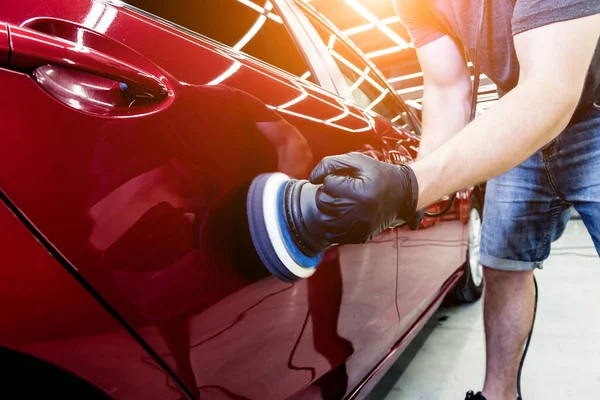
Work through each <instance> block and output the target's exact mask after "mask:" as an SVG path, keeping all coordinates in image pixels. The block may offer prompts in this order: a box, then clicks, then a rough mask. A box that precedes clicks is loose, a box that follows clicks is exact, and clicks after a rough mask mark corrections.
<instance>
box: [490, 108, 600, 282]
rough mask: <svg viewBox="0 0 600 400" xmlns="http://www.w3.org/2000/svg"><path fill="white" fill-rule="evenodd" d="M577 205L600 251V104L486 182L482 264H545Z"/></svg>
mask: <svg viewBox="0 0 600 400" xmlns="http://www.w3.org/2000/svg"><path fill="white" fill-rule="evenodd" d="M573 207H575V209H576V210H577V212H578V213H579V214H580V215H581V219H582V220H583V223H584V224H585V226H586V228H587V230H588V232H589V233H590V235H591V236H592V240H593V241H594V245H595V247H596V251H597V252H598V254H600V107H598V106H591V107H589V108H587V109H585V110H583V111H579V112H577V113H576V114H575V116H574V117H573V119H572V120H571V122H570V124H569V126H568V127H567V128H566V129H565V130H564V131H563V132H562V133H561V134H560V135H559V136H558V137H557V138H556V139H554V140H552V141H551V142H550V143H548V144H547V145H546V146H544V147H543V148H542V149H541V150H539V151H538V152H536V153H535V154H534V155H533V156H531V157H530V158H529V159H527V160H526V161H525V162H523V163H522V164H521V165H519V166H517V167H515V168H513V169H512V170H510V171H508V172H507V173H505V174H503V175H500V176H498V177H496V178H494V179H491V180H490V181H488V183H487V187H486V193H485V206H484V211H483V227H482V237H481V258H480V261H481V264H483V265H484V266H486V267H489V268H494V269H501V270H508V271H530V270H533V269H534V268H541V267H542V263H543V261H544V260H545V259H546V258H548V255H549V253H550V245H551V243H552V242H553V241H554V240H556V239H558V238H559V237H560V236H561V235H562V233H563V231H564V229H565V227H566V225H567V222H568V221H569V219H570V216H571V210H572V208H573Z"/></svg>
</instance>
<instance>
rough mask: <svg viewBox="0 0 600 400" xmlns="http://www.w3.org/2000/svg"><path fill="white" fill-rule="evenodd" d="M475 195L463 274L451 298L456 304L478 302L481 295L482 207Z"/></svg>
mask: <svg viewBox="0 0 600 400" xmlns="http://www.w3.org/2000/svg"><path fill="white" fill-rule="evenodd" d="M477 194H478V193H477V192H475V193H474V194H473V197H472V200H471V211H470V214H469V228H468V229H469V247H468V249H467V260H466V261H465V263H464V265H463V268H464V270H465V274H464V275H463V276H462V278H461V279H460V280H459V281H458V283H457V284H456V287H455V289H454V292H453V296H452V297H453V299H454V300H455V301H457V302H458V303H473V302H475V301H477V300H479V298H480V297H481V294H482V293H483V286H484V282H483V266H482V265H481V263H480V262H479V252H480V248H481V221H482V216H483V206H482V202H480V201H479V198H478V196H477Z"/></svg>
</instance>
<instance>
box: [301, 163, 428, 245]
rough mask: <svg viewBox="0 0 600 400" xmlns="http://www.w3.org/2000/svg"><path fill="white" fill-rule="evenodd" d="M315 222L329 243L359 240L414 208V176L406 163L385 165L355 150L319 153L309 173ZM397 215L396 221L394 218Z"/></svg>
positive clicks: (410, 213) (404, 217) (410, 214)
mask: <svg viewBox="0 0 600 400" xmlns="http://www.w3.org/2000/svg"><path fill="white" fill-rule="evenodd" d="M310 181H311V182H312V183H314V184H323V186H322V187H321V188H319V190H318V191H317V196H316V203H317V207H318V209H319V211H321V223H322V224H323V229H324V230H325V231H326V238H327V240H328V241H329V242H330V243H340V244H351V243H363V242H365V241H367V240H369V239H370V238H372V237H373V236H375V235H377V234H379V233H381V232H382V231H384V230H385V229H387V228H389V227H391V226H394V225H396V224H398V223H400V222H401V221H409V220H410V219H411V218H412V217H413V215H414V213H415V210H416V207H417V196H418V193H419V190H418V185H417V178H416V177H415V174H414V172H413V170H412V169H411V168H410V167H409V166H408V165H391V164H386V163H383V162H381V161H377V160H375V159H373V158H370V157H367V156H365V155H363V154H360V153H348V154H343V155H339V156H331V157H325V158H324V159H323V160H321V162H320V163H319V164H318V165H317V166H316V167H315V169H314V170H313V171H312V173H311V175H310ZM400 220H401V221H400Z"/></svg>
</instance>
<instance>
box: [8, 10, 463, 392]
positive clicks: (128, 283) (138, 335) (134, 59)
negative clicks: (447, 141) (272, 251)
mask: <svg viewBox="0 0 600 400" xmlns="http://www.w3.org/2000/svg"><path fill="white" fill-rule="evenodd" d="M0 86H1V87H2V88H3V95H2V96H0V102H1V104H0V110H1V111H0V118H1V119H2V129H1V130H0V200H1V201H0V227H1V228H0V275H2V277H1V279H0V286H1V288H2V289H1V290H0V293H1V294H2V296H0V304H1V308H2V310H3V315H2V319H1V322H0V327H1V329H0V348H1V349H2V351H3V353H2V354H6V356H3V357H2V359H3V360H4V362H5V363H10V364H11V365H14V368H13V369H12V370H13V373H12V375H11V376H12V377H13V378H14V379H15V382H42V381H43V379H44V377H46V378H48V377H54V376H55V375H52V374H49V372H48V371H53V370H56V371H61V372H60V373H61V374H63V375H64V376H68V377H70V378H68V379H67V378H60V379H64V381H62V380H60V379H58V378H56V379H54V378H53V380H52V381H53V385H54V386H52V387H55V388H56V391H57V392H56V393H61V394H63V396H65V395H72V396H73V397H75V398H96V397H94V396H100V397H99V398H101V397H102V396H105V397H106V398H111V399H174V400H175V399H182V398H190V399H193V398H202V399H253V400H254V399H261V400H264V399H285V398H292V399H317V398H325V399H335V398H360V397H363V396H365V395H366V393H368V391H369V389H370V388H371V387H372V385H373V384H374V383H375V382H376V381H377V378H378V377H380V376H381V374H383V373H384V372H385V370H386V368H388V367H389V366H390V364H391V363H392V362H393V360H395V359H396V358H397V357H398V356H399V354H400V353H401V352H402V350H403V349H404V348H405V347H406V346H407V345H408V343H409V342H410V340H411V339H412V338H413V337H414V336H415V335H416V333H417V332H418V331H419V329H420V328H421V327H422V326H423V324H424V323H425V322H426V321H427V319H428V318H429V316H431V314H432V313H433V312H434V311H435V309H436V308H437V307H438V306H439V304H440V302H441V301H442V299H443V297H444V296H445V294H446V293H447V292H448V291H449V290H450V289H451V288H452V287H453V285H455V283H456V282H457V281H458V280H459V279H460V277H461V275H462V274H463V269H462V267H461V266H462V265H463V263H464V262H465V258H466V249H467V245H468V242H467V236H468V232H467V222H468V219H469V204H470V199H471V191H470V190H467V191H463V192H460V193H459V196H458V199H457V201H456V203H455V205H454V206H453V209H452V210H451V212H450V213H449V214H447V215H446V216H445V217H444V218H434V219H426V221H425V222H424V223H423V226H422V229H420V230H418V231H411V230H408V229H407V228H405V227H398V228H395V229H390V230H388V231H386V232H384V233H383V234H381V235H380V236H378V237H377V238H375V239H374V240H372V241H371V242H368V243H365V244H361V245H347V246H339V247H334V248H331V249H330V250H328V251H327V252H326V254H325V257H324V260H323V262H322V263H321V265H320V266H319V268H318V270H317V272H316V274H315V275H314V276H313V277H311V278H310V279H307V280H301V281H298V282H295V283H293V284H289V283H283V282H280V281H278V280H277V279H275V278H274V277H272V276H270V275H269V274H268V272H267V271H266V269H265V268H264V266H263V265H262V264H261V263H260V261H259V259H258V257H257V256H256V254H255V253H254V251H253V248H252V245H251V242H250V237H249V233H248V226H247V222H246V221H247V219H246V209H245V199H246V194H247V190H248V187H249V184H250V182H251V181H252V179H253V178H254V177H255V176H257V175H258V174H260V173H264V172H272V171H281V172H284V173H286V174H288V175H290V176H293V177H296V178H306V177H307V176H308V174H309V173H310V171H311V169H312V168H313V167H314V166H315V165H316V163H317V162H318V161H319V160H320V159H321V158H322V157H324V156H327V155H331V154H339V153H345V152H349V151H359V152H363V153H365V154H367V155H369V156H372V157H375V158H378V159H380V160H381V161H384V162H389V163H399V162H410V161H411V160H412V159H413V158H414V157H415V156H416V151H417V149H418V145H419V122H418V121H417V120H416V118H415V117H414V116H413V115H412V114H411V112H410V110H409V109H408V108H407V107H406V106H405V105H404V104H403V102H402V101H401V100H400V99H399V98H398V97H397V95H396V94H395V93H394V91H393V90H392V89H391V87H390V86H389V85H388V84H387V83H386V81H385V79H384V78H383V77H382V75H381V74H380V73H379V72H378V71H377V69H376V68H375V66H374V65H372V64H371V63H369V62H367V61H365V59H364V57H363V56H362V54H361V53H360V52H359V51H358V50H357V49H356V48H354V46H353V45H352V44H351V43H350V42H348V41H347V40H346V39H344V38H343V37H342V36H340V34H339V33H338V32H337V31H336V30H335V28H334V27H332V26H331V25H330V24H329V23H328V22H327V21H325V20H324V19H322V18H321V17H320V16H319V15H318V13H316V12H315V11H314V10H311V9H310V7H308V6H306V5H304V4H303V3H301V2H293V1H290V0H271V1H263V0H256V1H255V0H218V1H217V0H211V1H189V0H188V1H183V0H182V1H169V2H166V1H162V0H131V1H125V2H121V1H116V0H115V1H108V0H106V1H105V0H53V1H33V0H4V2H3V7H1V8H0ZM446 202H447V200H446ZM435 207H437V208H436V209H440V208H443V207H445V202H444V201H442V202H440V204H437V205H434V208H435ZM28 360H36V362H40V363H43V365H44V366H43V367H39V368H37V369H36V368H29V367H28V366H29V365H30V364H28V363H30V362H33V361H28ZM17 365H18V366H19V367H17ZM9 367H10V366H9ZM21 367H22V368H21ZM63 375H60V376H63ZM56 376H58V375H56ZM69 379H70V380H69ZM61 382H67V383H69V382H70V383H69V384H68V385H67V384H66V383H65V384H64V385H63V386H61V384H62V383H61ZM73 382H78V383H77V384H74V383H73ZM10 390H14V391H15V392H16V393H19V396H17V397H14V398H29V397H28V396H29V395H31V393H34V392H35V390H36V385H17V384H15V385H14V386H13V387H12V388H11V389H10ZM45 393H47V391H46V392H45ZM1 394H3V393H2V392H0V395H1ZM63 398H65V397H63ZM69 398H71V397H69Z"/></svg>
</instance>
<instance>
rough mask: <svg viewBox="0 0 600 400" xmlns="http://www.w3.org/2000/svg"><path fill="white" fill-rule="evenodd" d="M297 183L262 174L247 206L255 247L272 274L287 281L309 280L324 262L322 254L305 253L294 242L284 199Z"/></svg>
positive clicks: (278, 174)
mask: <svg viewBox="0 0 600 400" xmlns="http://www.w3.org/2000/svg"><path fill="white" fill-rule="evenodd" d="M296 182H297V181H295V180H291V179H290V178H289V177H288V176H287V175H285V174H282V173H279V172H277V173H272V174H263V175H259V176H258V177H257V178H256V179H255V180H254V181H253V182H252V184H251V185H250V190H249V192H248V198H247V203H246V211H247V213H248V223H249V227H250V236H251V237H252V242H253V244H254V247H255V248H256V251H257V253H258V255H259V257H260V259H261V261H262V262H263V264H264V265H265V267H266V268H267V269H268V270H269V272H271V273H272V274H273V275H274V276H275V277H277V278H278V279H280V280H282V281H285V282H292V281H296V280H298V279H304V278H308V277H309V276H311V275H312V274H314V273H315V270H316V267H317V265H318V264H319V263H320V262H321V260H322V259H323V253H319V254H317V255H315V256H310V255H307V254H305V252H303V251H301V250H300V248H299V247H298V245H297V244H296V242H295V241H294V240H293V239H292V232H291V227H290V222H289V221H288V220H287V215H288V213H286V209H285V204H286V201H285V200H286V196H289V193H290V190H289V189H290V187H291V186H292V185H294V184H295V183H296ZM288 204H289V202H288Z"/></svg>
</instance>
